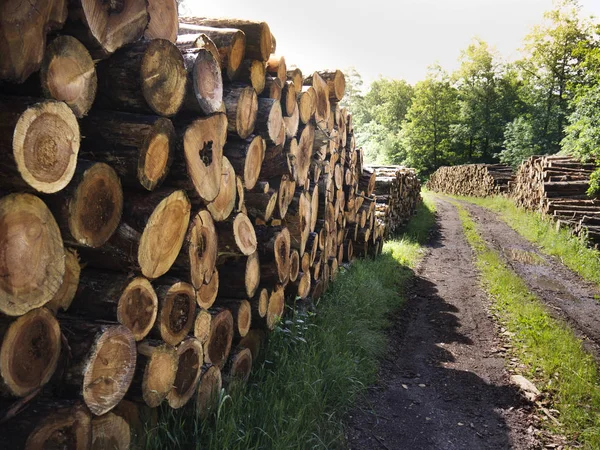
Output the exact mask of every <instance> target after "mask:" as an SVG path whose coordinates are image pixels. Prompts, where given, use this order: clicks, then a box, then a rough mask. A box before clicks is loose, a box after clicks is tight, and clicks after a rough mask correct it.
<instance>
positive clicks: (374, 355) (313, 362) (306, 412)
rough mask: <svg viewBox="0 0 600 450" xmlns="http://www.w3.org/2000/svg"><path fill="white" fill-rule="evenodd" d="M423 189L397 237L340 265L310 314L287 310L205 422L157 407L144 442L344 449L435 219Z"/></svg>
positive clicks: (176, 445)
mask: <svg viewBox="0 0 600 450" xmlns="http://www.w3.org/2000/svg"><path fill="white" fill-rule="evenodd" d="M433 212H434V209H433V202H432V201H431V200H430V198H429V196H425V200H424V204H422V205H420V206H419V208H418V211H417V214H416V215H415V216H414V217H413V218H412V220H411V221H410V223H409V224H408V226H407V228H406V231H405V233H404V234H403V235H401V236H398V237H397V238H396V239H394V240H392V241H391V242H388V243H386V245H385V246H384V252H383V254H382V255H381V256H379V257H378V258H376V259H374V260H373V259H366V260H361V261H356V262H355V263H354V264H353V265H352V266H351V267H350V269H349V270H342V273H340V275H339V276H338V278H337V279H336V281H335V283H333V284H332V285H331V288H330V290H329V291H328V292H327V293H326V294H325V295H324V296H323V297H322V298H321V300H320V301H319V303H318V305H317V308H316V313H311V312H294V311H293V309H292V308H290V311H288V312H287V316H286V318H285V319H284V321H283V322H282V323H281V324H280V326H279V327H278V328H277V329H276V330H275V331H274V332H273V333H271V335H270V337H269V340H268V342H267V344H266V346H265V347H266V348H264V351H263V352H262V354H263V357H262V358H259V361H257V362H256V364H255V367H254V369H253V372H252V376H251V379H250V382H249V384H248V385H247V386H237V387H233V388H232V389H229V391H228V392H227V393H225V392H224V391H223V392H222V393H221V397H220V401H219V406H218V411H217V413H216V414H214V415H212V416H211V417H209V418H208V419H206V420H204V421H199V420H197V419H196V418H195V415H194V414H193V410H191V409H190V408H188V409H185V410H183V411H172V410H169V409H168V408H164V409H163V410H161V415H160V418H159V424H158V426H157V427H156V429H155V432H154V433H152V434H148V436H149V437H148V441H149V442H146V443H145V445H146V448H151V449H159V448H160V449H166V448H169V449H172V448H185V449H188V448H189V449H194V448H196V449H200V448H202V449H219V450H221V449H321V448H322V449H325V448H343V447H344V417H345V416H346V414H347V412H348V410H349V408H351V407H352V405H353V402H354V401H355V400H356V399H357V397H358V396H360V395H361V394H362V393H364V392H365V389H366V387H367V386H368V385H369V384H372V383H374V382H375V381H376V376H377V371H378V366H379V364H378V359H379V358H380V357H381V356H383V354H384V353H385V351H386V343H387V341H386V334H385V329H386V328H387V327H388V326H389V325H390V318H391V317H392V313H393V312H394V311H395V310H397V309H398V308H400V307H401V305H402V304H403V302H404V299H403V288H404V286H405V285H406V283H407V282H408V281H409V280H410V278H411V277H412V276H413V272H412V270H411V268H412V267H414V266H415V265H416V264H417V262H418V261H419V259H420V258H421V256H422V253H423V251H422V249H421V244H422V243H424V242H425V240H426V239H427V236H428V233H429V230H430V229H431V227H432V226H433V224H434V222H435V217H434V213H433Z"/></svg>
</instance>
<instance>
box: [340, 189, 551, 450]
mask: <svg viewBox="0 0 600 450" xmlns="http://www.w3.org/2000/svg"><path fill="white" fill-rule="evenodd" d="M436 206H437V216H438V217H437V220H438V224H437V229H436V230H435V231H434V233H433V236H432V239H431V240H430V242H429V245H428V255H427V256H426V257H425V259H424V260H423V262H422V263H421V265H420V267H419V268H418V269H417V271H416V274H415V275H416V276H415V280H414V286H413V287H412V288H411V289H410V291H409V292H408V294H407V295H408V300H407V304H406V306H405V308H403V309H402V311H401V312H400V313H399V314H398V317H397V319H396V321H395V324H394V326H393V327H392V329H391V331H390V344H389V351H388V356H387V357H386V359H385V360H384V361H383V362H382V365H381V369H380V373H379V380H380V381H379V385H378V386H376V387H375V388H373V389H370V391H369V393H368V394H367V398H366V402H365V403H363V405H362V408H361V409H356V410H354V411H353V412H352V413H351V415H350V417H349V426H348V431H347V433H348V446H349V448H351V449H356V450H359V449H360V450H371V449H378V450H397V449H398V450H399V449H418V450H421V449H423V450H425V449H436V450H442V449H448V450H454V449H507V448H511V449H530V448H538V447H539V443H538V442H537V440H536V438H535V436H534V431H533V428H532V427H530V423H531V418H530V414H531V413H530V408H529V406H528V404H527V402H526V401H525V400H524V399H523V397H522V396H521V394H520V393H519V391H518V389H517V388H516V387H515V386H514V385H512V384H510V381H509V377H510V375H509V373H508V371H507V370H506V361H505V359H504V357H503V356H502V355H503V354H504V352H503V348H502V346H503V343H502V340H501V338H500V337H499V333H498V330H497V325H496V324H495V322H494V321H493V319H492V316H491V315H490V313H489V311H488V307H489V300H488V297H487V295H486V294H485V292H484V291H483V290H482V288H481V286H480V283H479V281H478V278H477V271H476V269H475V267H474V264H473V252H472V250H471V248H470V247H469V244H468V243H467V241H466V239H465V236H464V233H463V228H462V224H461V221H460V219H459V216H458V211H457V209H456V207H455V206H454V205H452V204H451V203H449V202H447V201H446V200H444V199H442V198H440V197H436Z"/></svg>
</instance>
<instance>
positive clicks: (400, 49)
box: [181, 0, 600, 85]
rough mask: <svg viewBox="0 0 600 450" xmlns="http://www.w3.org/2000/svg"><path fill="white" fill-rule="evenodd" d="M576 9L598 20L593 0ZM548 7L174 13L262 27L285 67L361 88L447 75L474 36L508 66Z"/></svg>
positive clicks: (429, 4) (206, 8)
mask: <svg viewBox="0 0 600 450" xmlns="http://www.w3.org/2000/svg"><path fill="white" fill-rule="evenodd" d="M580 4H581V5H582V7H583V11H582V15H584V16H590V15H595V16H596V17H600V0H580ZM549 9H552V0H395V1H394V0H392V1H389V0H388V1H386V0H343V1H340V0H312V1H310V2H285V1H279V2H278V1H273V0H217V1H199V0H184V4H183V10H182V11H181V13H186V14H187V13H189V14H191V15H195V16H203V17H238V18H244V19H254V20H262V21H265V22H267V23H268V24H269V27H270V28H271V32H272V33H273V35H274V36H275V38H276V40H277V54H280V55H283V56H285V59H286V64H287V66H288V67H291V66H294V65H295V66H297V67H299V68H300V69H301V70H302V72H303V73H310V72H312V71H314V70H317V69H342V70H343V69H345V68H348V67H354V68H356V70H357V71H358V72H359V73H360V74H361V76H362V77H363V80H364V82H365V85H368V84H370V82H371V81H373V80H375V79H377V78H379V77H380V76H381V77H385V78H394V79H399V78H403V79H405V80H407V81H408V82H410V83H415V82H417V81H419V80H422V79H423V78H425V74H426V72H427V67H428V66H430V65H432V64H434V63H436V62H438V63H439V64H440V65H441V66H442V67H443V68H445V69H446V70H448V71H453V70H454V69H456V68H457V67H458V62H457V60H458V57H459V56H460V51H461V50H463V49H465V48H466V47H467V46H468V45H469V43H470V42H471V39H472V38H473V37H475V36H477V37H479V38H481V39H483V40H485V41H487V42H488V44H490V45H491V46H493V47H495V48H496V49H497V50H498V51H499V52H500V54H501V55H502V56H503V57H504V58H506V59H507V60H515V59H516V58H517V57H518V49H519V48H520V47H521V44H522V41H523V38H524V37H525V36H526V35H527V34H528V32H529V30H530V29H531V28H532V27H533V26H534V25H536V24H538V23H540V22H541V21H542V18H543V13H544V12H545V11H547V10H549Z"/></svg>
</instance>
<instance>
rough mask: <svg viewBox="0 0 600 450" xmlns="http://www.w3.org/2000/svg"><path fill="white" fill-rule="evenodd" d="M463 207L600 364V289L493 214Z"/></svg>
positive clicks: (471, 205)
mask: <svg viewBox="0 0 600 450" xmlns="http://www.w3.org/2000/svg"><path fill="white" fill-rule="evenodd" d="M461 204H462V205H463V206H464V207H465V208H466V209H467V210H468V211H469V214H470V215H471V217H472V218H473V220H474V221H475V222H476V224H477V230H478V232H479V233H480V234H481V236H482V237H483V239H484V240H485V241H486V243H487V244H488V245H489V246H490V247H492V248H493V249H494V250H496V251H497V252H499V253H500V254H501V255H502V256H503V257H504V260H505V262H506V263H507V264H508V265H509V266H510V267H511V268H512V270H513V271H515V272H516V273H517V274H518V275H519V276H520V277H521V279H523V281H525V283H526V284H527V287H528V288H529V290H530V291H532V292H533V293H534V294H536V295H537V296H538V297H539V298H540V299H541V300H542V301H543V302H544V303H545V304H546V305H547V306H548V312H549V313H550V314H552V315H553V316H555V317H558V318H560V319H562V320H564V321H566V322H567V323H569V324H570V325H571V327H572V329H573V330H574V331H575V333H576V334H577V335H578V337H579V338H580V339H582V341H583V344H584V346H585V348H586V350H588V351H589V352H590V353H591V354H592V355H594V356H595V357H596V359H597V360H600V301H599V300H598V299H599V298H600V289H598V286H596V285H594V284H592V283H588V282H586V281H585V280H583V279H582V278H581V277H580V276H579V275H577V274H575V273H573V272H572V271H571V270H569V269H568V268H567V267H565V266H564V265H563V264H562V263H561V262H560V261H559V260H558V259H557V258H554V257H552V256H547V255H545V254H543V253H542V252H541V251H540V250H539V249H538V248H537V247H536V246H535V245H534V244H532V243H531V242H529V241H528V240H526V239H524V238H523V237H521V235H519V234H518V233H517V232H516V231H515V230H513V229H512V228H511V227H510V226H509V225H507V224H506V223H505V222H504V221H503V220H502V219H500V218H499V217H498V216H497V215H496V214H495V213H494V212H493V211H490V210H488V209H485V208H482V207H480V206H476V205H473V204H471V203H467V202H461Z"/></svg>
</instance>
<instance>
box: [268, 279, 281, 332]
mask: <svg viewBox="0 0 600 450" xmlns="http://www.w3.org/2000/svg"><path fill="white" fill-rule="evenodd" d="M284 310H285V291H284V289H283V286H276V287H275V289H273V292H271V296H270V297H269V306H268V308H267V328H269V329H270V330H273V329H275V326H276V325H277V324H278V323H279V320H280V319H281V318H282V317H283V312H284Z"/></svg>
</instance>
